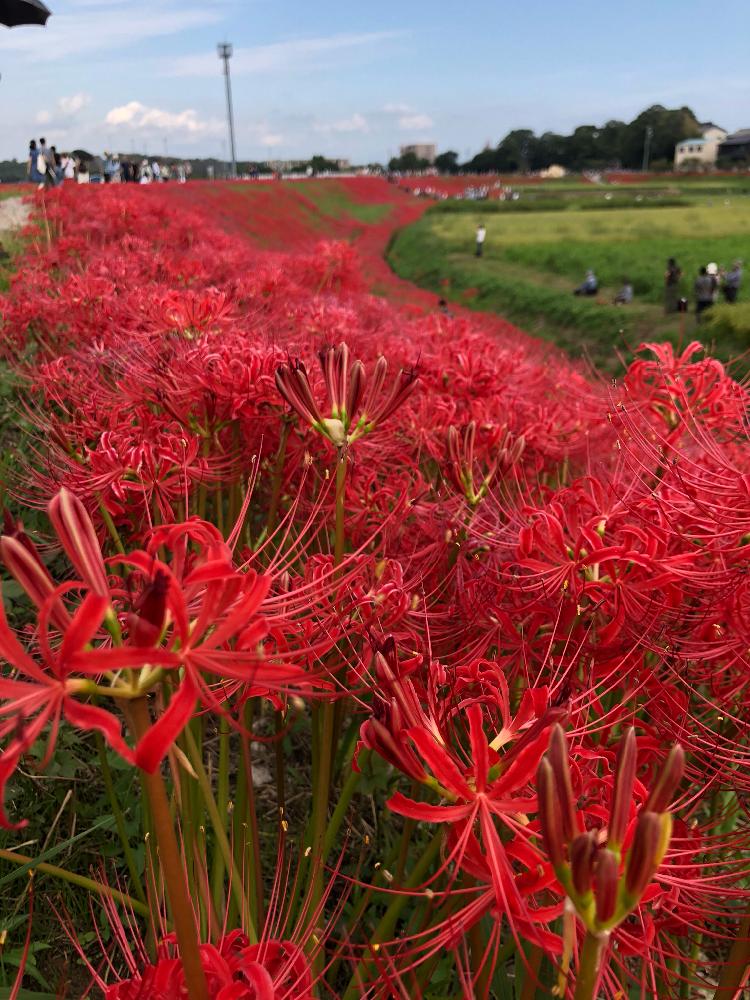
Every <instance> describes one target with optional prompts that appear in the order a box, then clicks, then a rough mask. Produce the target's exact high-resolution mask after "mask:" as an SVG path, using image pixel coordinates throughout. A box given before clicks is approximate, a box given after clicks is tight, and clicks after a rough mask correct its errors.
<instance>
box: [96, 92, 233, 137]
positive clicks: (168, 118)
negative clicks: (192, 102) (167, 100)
mask: <svg viewBox="0 0 750 1000" xmlns="http://www.w3.org/2000/svg"><path fill="white" fill-rule="evenodd" d="M104 124H105V125H110V126H113V127H118V126H119V127H124V128H131V129H138V130H139V132H144V131H145V132H148V131H158V132H180V133H182V134H183V135H185V134H187V135H190V136H207V135H217V134H218V133H219V132H222V133H223V128H224V126H223V123H222V122H220V121H218V120H217V119H205V120H204V119H201V118H199V117H198V113H197V111H194V110H193V109H192V108H187V109H186V110H185V111H176V112H175V111H164V110H163V109H161V108H150V107H148V106H147V105H145V104H141V102H140V101H129V102H128V103H127V104H121V105H120V106H119V107H117V108H112V109H111V110H110V111H108V112H107V114H106V116H105V118H104Z"/></svg>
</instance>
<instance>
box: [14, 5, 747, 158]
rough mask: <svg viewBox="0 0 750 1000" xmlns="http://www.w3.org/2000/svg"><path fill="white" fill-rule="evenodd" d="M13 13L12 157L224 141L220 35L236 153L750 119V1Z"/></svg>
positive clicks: (182, 151)
mask: <svg viewBox="0 0 750 1000" xmlns="http://www.w3.org/2000/svg"><path fill="white" fill-rule="evenodd" d="M46 2H47V4H48V6H49V7H50V8H51V9H52V10H53V11H54V16H53V17H52V18H50V20H49V22H48V25H47V27H46V28H45V29H41V28H34V27H31V28H14V29H13V30H10V31H9V30H7V29H3V28H0V73H2V79H1V80H0V159H4V158H9V157H13V156H15V157H17V158H23V157H24V156H25V151H26V148H27V142H28V139H29V138H30V137H31V136H39V135H42V134H46V136H47V138H48V140H49V141H52V142H55V143H56V144H57V146H58V148H59V149H65V148H73V147H77V146H82V147H85V148H87V149H91V150H92V151H101V150H103V149H105V148H116V149H119V150H121V151H123V152H128V151H131V150H138V151H141V150H144V149H148V150H149V151H151V152H153V153H155V154H162V153H164V152H165V151H168V152H169V153H170V155H194V156H198V155H218V156H221V155H222V154H223V152H224V151H225V150H226V127H225V119H224V92H223V80H222V77H221V67H220V63H219V60H218V57H217V55H216V43H217V42H219V41H222V40H224V39H227V40H229V41H231V42H232V43H233V45H234V48H235V55H234V58H233V60H232V73H233V84H234V103H235V116H236V124H237V146H238V150H237V151H238V156H239V157H240V158H241V159H250V158H252V159H260V158H266V157H269V156H272V157H277V158H291V157H297V156H309V155H311V154H312V153H315V152H322V153H325V154H328V155H333V156H346V157H350V158H351V159H353V160H354V161H357V162H361V161H367V160H370V159H374V160H380V161H382V160H384V159H386V158H387V157H388V156H389V155H393V154H394V153H395V152H397V150H398V147H399V145H400V144H402V143H405V142H414V141H427V140H430V141H435V142H437V144H438V146H439V147H440V148H442V149H446V148H453V149H456V150H457V151H458V152H459V153H460V155H461V157H462V158H464V157H465V156H467V155H469V153H473V152H475V151H477V150H478V149H480V148H481V147H482V146H483V145H484V144H485V143H486V142H488V141H490V142H492V143H496V142H497V141H498V140H499V139H500V138H501V137H502V136H503V135H504V134H505V133H506V132H507V131H508V130H509V129H511V128H516V127H521V126H528V127H530V128H533V129H535V130H536V131H543V130H545V129H553V130H556V131H566V130H569V129H570V128H572V127H573V126H575V125H576V124H581V123H587V124H600V123H601V122H603V121H606V120H607V119H608V118H625V119H628V118H630V117H632V116H633V115H634V114H636V113H637V112H638V111H640V110H641V109H642V108H644V107H646V106H648V105H649V104H654V103H661V104H666V105H668V106H679V105H682V104H688V105H690V106H691V107H692V108H693V109H694V110H695V112H696V114H697V115H698V116H699V118H701V119H711V120H713V121H715V122H717V123H719V124H721V125H723V126H724V127H726V128H728V129H730V130H733V129H737V128H741V127H749V128H750V72H748V68H747V66H748V63H747V51H748V50H747V39H748V38H750V4H748V3H747V0H724V2H723V3H722V4H721V5H719V6H716V7H711V6H710V5H706V4H705V2H694V0H682V2H680V0H651V2H642V0H634V2H631V3H630V4H627V5H625V4H618V5H613V4H605V3H602V2H601V0H600V2H597V3H594V2H589V0H573V2H571V3H568V4H561V3H559V2H557V0H526V2H516V3H507V2H502V0H494V2H492V0H474V2H471V3H469V2H466V3H456V2H448V0H431V2H423V0H402V2H393V0H379V2H377V3H358V2H357V0H349V2H347V3H345V2H340V0H317V2H309V0H307V2H300V0H202V2H199V0H46Z"/></svg>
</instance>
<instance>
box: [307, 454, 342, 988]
mask: <svg viewBox="0 0 750 1000" xmlns="http://www.w3.org/2000/svg"><path fill="white" fill-rule="evenodd" d="M348 461H349V460H348V457H347V453H346V450H345V449H341V450H340V451H339V453H338V456H337V461H336V514H335V535H334V546H333V564H334V566H335V567H339V566H340V565H341V562H342V560H343V558H344V547H345V544H346V535H345V530H344V528H345V499H346V472H347V467H348ZM312 724H313V729H314V730H315V728H316V727H317V735H318V740H317V754H316V757H317V761H316V767H315V771H314V774H313V778H314V781H313V813H312V844H311V846H312V852H311V864H312V879H311V883H310V894H309V912H310V913H316V911H317V909H318V906H319V905H320V901H321V900H322V898H323V878H324V874H325V862H326V852H325V841H326V829H327V827H328V802H329V798H330V794H331V772H332V768H333V760H334V742H335V736H336V706H335V704H334V703H333V702H330V701H329V702H326V703H325V704H324V705H323V706H322V707H317V706H316V707H315V708H314V709H313V719H312ZM314 749H316V748H315V747H314ZM316 919H317V918H316ZM324 960H325V956H324V954H323V952H322V951H321V952H319V953H318V954H317V956H316V959H315V965H316V966H317V971H318V972H320V971H321V970H322V966H323V963H324Z"/></svg>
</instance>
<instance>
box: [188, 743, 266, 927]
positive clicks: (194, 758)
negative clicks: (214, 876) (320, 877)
mask: <svg viewBox="0 0 750 1000" xmlns="http://www.w3.org/2000/svg"><path fill="white" fill-rule="evenodd" d="M185 742H186V745H187V748H188V758H189V760H190V763H191V765H192V768H193V770H194V771H195V774H196V777H197V778H198V787H199V788H200V790H201V794H202V795H203V802H204V804H205V806H206V811H207V812H208V815H209V817H210V819H211V825H212V826H213V829H214V834H215V836H216V843H217V844H218V847H219V850H220V851H221V856H222V858H223V859H224V865H225V867H226V871H227V875H228V876H229V877H230V879H231V882H232V885H231V891H232V895H233V897H234V900H235V903H236V905H237V907H238V909H239V912H240V913H241V914H242V918H243V929H244V931H245V933H246V934H247V936H248V938H249V939H250V943H251V944H257V941H258V935H257V933H256V930H255V924H254V923H253V920H252V917H251V913H250V907H249V906H248V902H247V897H246V896H245V888H244V885H243V883H242V874H241V872H240V870H239V869H238V868H237V866H236V865H235V863H234V858H233V857H232V849H231V847H230V846H229V839H228V838H227V832H226V827H225V825H224V820H223V819H222V817H221V815H220V814H219V809H218V806H217V805H216V800H215V799H214V797H213V793H212V791H211V782H210V781H209V780H208V775H207V774H206V769H205V768H204V766H203V761H202V759H201V755H200V752H199V750H198V746H197V744H196V742H195V739H194V737H193V734H192V733H191V731H190V729H189V728H186V729H185Z"/></svg>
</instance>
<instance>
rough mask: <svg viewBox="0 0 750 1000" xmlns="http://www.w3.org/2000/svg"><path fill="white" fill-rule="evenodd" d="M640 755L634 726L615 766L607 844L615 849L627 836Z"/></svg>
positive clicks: (627, 734)
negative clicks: (626, 831) (626, 829)
mask: <svg viewBox="0 0 750 1000" xmlns="http://www.w3.org/2000/svg"><path fill="white" fill-rule="evenodd" d="M637 757H638V747H637V744H636V739H635V729H633V728H632V727H631V728H630V729H629V730H628V731H627V733H626V734H625V738H624V739H623V740H622V742H621V743H620V749H619V752H618V754H617V765H616V767H615V786H614V790H613V792H612V808H611V811H610V820H609V833H608V837H607V845H608V846H609V847H611V848H612V849H613V850H619V849H620V845H621V844H622V841H623V838H624V836H625V828H626V827H627V824H628V817H629V816H630V806H631V804H632V799H633V784H634V782H635V770H636V763H637Z"/></svg>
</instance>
